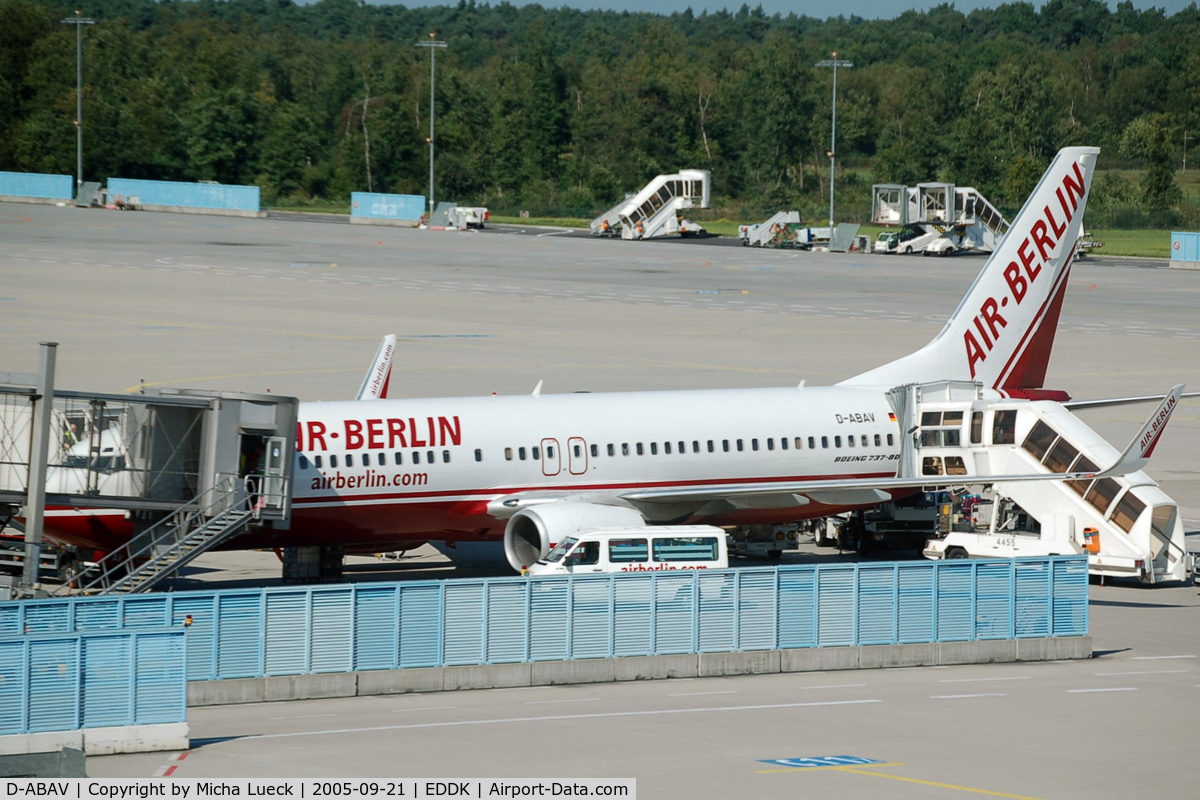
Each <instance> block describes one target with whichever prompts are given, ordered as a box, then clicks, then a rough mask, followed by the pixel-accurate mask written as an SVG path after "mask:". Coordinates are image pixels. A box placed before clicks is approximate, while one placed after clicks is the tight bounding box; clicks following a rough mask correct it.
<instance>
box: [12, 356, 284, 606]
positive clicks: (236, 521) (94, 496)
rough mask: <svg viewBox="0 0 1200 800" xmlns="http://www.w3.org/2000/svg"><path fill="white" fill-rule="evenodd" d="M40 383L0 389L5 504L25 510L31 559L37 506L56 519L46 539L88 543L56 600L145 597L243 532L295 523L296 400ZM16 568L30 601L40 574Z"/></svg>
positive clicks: (78, 550)
mask: <svg viewBox="0 0 1200 800" xmlns="http://www.w3.org/2000/svg"><path fill="white" fill-rule="evenodd" d="M17 377H19V378H33V379H35V380H33V381H24V380H22V381H20V382H17V381H13V378H17ZM37 378H38V376H36V375H34V376H13V375H11V374H5V375H4V376H3V379H4V380H6V381H13V382H12V383H4V384H0V507H5V506H7V507H19V508H23V513H21V514H18V515H15V516H20V517H22V519H23V530H24V534H25V541H24V543H23V544H24V548H23V550H24V552H25V553H29V552H37V553H41V552H42V548H43V540H42V528H43V519H44V516H43V514H42V513H38V512H37V511H35V509H42V508H44V509H48V510H49V513H50V514H53V515H54V517H53V520H54V521H53V525H51V526H50V527H51V536H52V535H53V530H55V529H60V530H65V529H66V528H67V527H70V528H71V529H72V530H73V531H74V530H75V529H79V530H80V531H81V532H82V533H81V535H80V537H79V538H81V539H84V540H91V541H90V542H89V544H88V546H87V548H86V549H85V548H84V547H83V546H79V547H75V548H73V551H74V553H75V555H76V557H77V560H75V562H74V563H73V564H71V565H70V566H69V568H68V569H60V570H59V572H60V575H59V577H60V579H61V580H63V585H62V586H61V587H59V589H58V590H56V593H59V594H63V593H68V592H71V591H78V592H86V593H91V594H107V593H132V592H143V591H146V590H148V589H150V588H151V587H153V586H155V585H156V584H158V583H160V582H161V581H163V580H164V579H165V578H167V577H169V576H171V575H172V574H174V573H175V571H176V570H178V569H179V568H180V567H182V566H183V565H185V564H187V563H188V562H190V561H192V560H193V559H195V558H196V557H197V556H199V555H200V554H201V553H204V552H206V551H208V550H210V549H212V548H214V547H216V546H218V545H220V544H222V543H225V542H228V541H229V540H230V539H232V538H234V537H236V536H238V535H239V534H242V533H246V532H249V531H253V530H262V529H282V528H286V527H287V526H288V521H289V516H290V510H291V500H290V497H291V492H290V486H291V477H292V466H293V452H292V447H293V437H294V431H295V429H296V418H297V411H298V401H297V400H296V399H295V398H291V397H282V396H278V395H257V394H243V393H234V392H209V391H203V390H169V389H163V390H160V391H158V392H154V393H147V394H143V395H113V394H96V393H87V392H66V391H55V390H54V389H53V386H52V379H53V376H52V374H51V378H50V380H51V385H50V386H49V388H48V389H47V388H46V387H42V386H38V385H36V379H37ZM43 398H48V399H49V400H50V401H51V402H50V404H46V403H45V402H44V401H43ZM39 406H42V408H39ZM42 447H44V448H45V449H44V450H42V452H43V453H44V454H45V455H43V456H41V457H40V458H39V456H38V452H39V450H41V448H42ZM39 483H41V484H42V487H41V488H42V490H41V491H39V487H38V484H39ZM60 526H61V528H60ZM64 535H65V534H64ZM72 538H74V537H72ZM52 543H53V544H56V545H60V544H63V543H61V542H52ZM93 548H94V549H93ZM95 551H101V552H104V551H107V554H106V555H104V557H103V558H100V559H99V560H94V561H93V557H94V556H93V553H94V552H95ZM39 560H40V559H39ZM18 561H20V562H23V561H24V559H23V558H21V559H18ZM20 566H21V567H22V569H23V570H24V576H25V579H24V580H23V582H22V586H21V589H22V591H23V593H25V594H27V595H28V594H33V593H34V591H35V587H36V585H37V584H38V583H39V578H38V577H37V574H36V570H32V569H29V568H28V566H27V565H24V564H23V563H21V564H20ZM64 572H65V573H66V574H62V573H64Z"/></svg>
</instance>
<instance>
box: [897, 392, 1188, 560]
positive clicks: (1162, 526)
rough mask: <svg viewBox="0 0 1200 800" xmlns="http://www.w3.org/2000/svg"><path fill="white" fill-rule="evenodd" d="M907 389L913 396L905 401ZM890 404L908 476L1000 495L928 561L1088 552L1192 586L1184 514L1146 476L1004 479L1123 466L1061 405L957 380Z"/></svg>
mask: <svg viewBox="0 0 1200 800" xmlns="http://www.w3.org/2000/svg"><path fill="white" fill-rule="evenodd" d="M897 394H907V395H908V396H907V397H906V398H902V399H901V402H897V400H898V398H897ZM892 397H893V406H894V407H895V408H897V416H898V418H899V420H900V421H901V423H902V427H901V430H903V431H909V432H910V434H911V435H909V436H903V437H901V439H902V450H901V471H902V472H906V473H907V474H909V475H912V476H918V475H919V476H929V477H930V480H931V485H932V484H933V483H934V481H937V485H938V486H943V487H944V486H946V485H947V484H949V483H953V484H956V485H971V486H978V485H980V484H984V485H990V486H991V491H990V493H991V494H992V495H993V500H992V505H991V506H990V509H991V513H990V514H988V518H987V519H985V520H983V521H982V523H981V524H977V525H973V526H972V525H970V524H963V525H961V527H960V528H959V529H956V530H955V531H952V532H951V533H949V534H947V535H946V537H945V539H944V540H942V541H940V542H931V543H930V547H931V548H932V550H930V549H927V551H926V555H930V556H931V557H953V556H954V553H953V552H951V551H952V550H954V549H955V548H958V549H960V550H961V551H964V553H961V554H969V555H971V556H978V557H988V556H1002V557H1007V556H1020V555H1031V556H1032V555H1055V554H1058V555H1062V554H1069V553H1087V554H1088V560H1089V571H1090V572H1091V573H1092V574H1093V575H1100V576H1112V577H1129V578H1137V579H1139V580H1141V581H1142V582H1144V583H1158V582H1163V581H1180V580H1185V579H1186V577H1187V569H1188V564H1187V552H1186V545H1185V541H1184V531H1183V523H1182V518H1181V514H1180V512H1179V507H1178V506H1177V505H1176V504H1175V502H1174V501H1173V500H1171V498H1170V497H1168V496H1167V495H1166V494H1165V493H1164V492H1163V491H1162V490H1161V489H1160V488H1159V487H1158V485H1157V484H1156V483H1155V482H1154V481H1153V479H1151V478H1150V477H1149V476H1148V475H1147V474H1146V473H1145V472H1142V471H1137V472H1133V473H1130V474H1127V475H1123V476H1119V477H1109V478H1098V479H1097V478H1091V479H1086V480H1075V481H1061V480H1044V481H1043V480H1035V481H1010V482H1007V483H1006V482H1004V481H1003V480H1002V479H1000V478H1001V476H1003V475H1038V474H1042V473H1045V474H1050V473H1068V472H1085V473H1088V472H1093V473H1094V472H1098V471H1100V470H1102V469H1104V468H1106V467H1108V466H1109V465H1110V464H1112V463H1114V462H1115V461H1116V459H1117V458H1118V457H1119V455H1120V454H1119V453H1118V451H1117V450H1116V449H1115V448H1114V447H1113V446H1112V445H1110V444H1109V443H1108V442H1106V441H1105V440H1104V439H1103V438H1101V437H1100V436H1099V435H1098V434H1097V433H1095V432H1094V431H1093V430H1092V429H1091V428H1090V427H1088V426H1087V425H1086V424H1085V423H1084V422H1083V421H1082V420H1081V419H1079V417H1077V416H1075V415H1074V414H1072V413H1071V412H1070V411H1068V410H1067V409H1065V408H1064V407H1063V406H1061V405H1059V404H1058V403H1054V402H1051V401H1028V400H1014V399H1008V398H996V397H995V396H994V393H991V392H986V391H985V390H984V389H983V388H982V387H981V386H980V385H978V384H972V383H957V382H950V383H936V384H925V385H919V386H908V387H898V388H897V389H895V390H893V393H892ZM984 508H988V506H986V505H984ZM1006 511H1007V512H1008V513H1004V512H1006ZM1021 523H1027V524H1021Z"/></svg>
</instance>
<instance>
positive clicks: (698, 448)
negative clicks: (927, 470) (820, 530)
mask: <svg viewBox="0 0 1200 800" xmlns="http://www.w3.org/2000/svg"><path fill="white" fill-rule="evenodd" d="M843 440H844V441H843ZM886 440H887V446H888V447H893V446H894V445H895V441H896V439H895V435H894V434H891V433H889V434H887V436H886ZM831 442H832V446H833V447H834V448H839V447H842V446H843V445H844V446H845V447H859V446H861V447H883V442H884V436H882V435H881V434H878V433H876V434H866V433H864V434H861V435H854V434H849V435H847V436H844V437H843V436H840V435H839V436H821V437H819V443H818V437H816V436H809V437H807V439H806V437H803V436H780V437H779V438H778V439H776V438H775V437H773V436H768V437H767V438H765V439H760V438H757V437H754V438H751V439H719V440H718V439H707V440H703V441H702V440H700V439H693V440H692V441H691V442H690V443H689V442H687V441H684V440H678V441H668V442H649V443H646V442H633V443H632V444H631V443H629V442H621V443H619V444H618V443H609V444H606V445H605V446H604V449H603V451H601V448H600V445H598V444H593V445H589V446H588V451H589V452H590V453H591V455H592V457H593V458H599V456H600V453H601V452H604V453H605V454H606V455H609V456H612V457H616V456H618V455H620V456H633V455H638V456H644V455H651V456H657V455H664V456H670V455H686V454H688V453H694V454H695V453H716V452H718V451H719V452H722V453H731V452H737V453H744V452H760V451H763V450H766V451H774V450H776V449H777V448H778V449H779V450H781V451H782V450H803V449H805V447H807V448H808V449H809V450H817V449H828V448H829V447H830V446H831ZM545 451H546V458H554V457H555V455H554V452H555V451H554V447H553V446H550V445H548V446H546V448H545ZM476 452H477V453H478V451H476ZM571 452H572V455H573V456H574V457H575V458H581V457H582V455H583V447H582V445H579V444H574V445H571ZM541 457H542V451H541V450H540V449H539V448H537V447H529V448H526V447H516V448H513V447H506V448H504V459H505V460H506V461H513V460H514V459H515V460H517V461H526V460H533V461H537V460H540V459H541ZM476 460H477V461H478V460H480V459H479V458H478V457H476Z"/></svg>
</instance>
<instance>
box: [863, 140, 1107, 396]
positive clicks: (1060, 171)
mask: <svg viewBox="0 0 1200 800" xmlns="http://www.w3.org/2000/svg"><path fill="white" fill-rule="evenodd" d="M1099 152H1100V150H1099V148H1095V147H1066V148H1063V149H1062V150H1060V151H1059V152H1058V155H1057V156H1055V158H1054V160H1053V161H1052V162H1051V164H1050V167H1049V169H1047V170H1046V173H1045V174H1044V175H1042V179H1041V180H1040V181H1039V182H1038V185H1037V188H1035V189H1034V190H1033V194H1031V195H1030V196H1029V199H1028V200H1026V201H1025V205H1024V207H1023V208H1022V209H1021V211H1020V213H1019V214H1017V217H1016V220H1014V222H1013V224H1012V226H1011V227H1010V228H1009V230H1008V233H1007V234H1006V235H1005V236H1004V239H1003V240H1002V241H1001V243H1000V246H999V247H998V248H997V249H996V250H995V251H994V252H993V253H992V255H991V256H990V257H989V258H988V260H987V263H986V264H984V266H983V269H982V270H981V271H980V273H979V275H978V277H976V278H975V282H974V283H972V284H971V288H970V289H968V290H967V294H966V296H965V297H964V298H963V300H962V302H961V303H959V306H958V308H957V309H955V311H954V314H953V315H951V317H950V320H949V322H947V323H946V326H945V327H944V328H942V331H941V332H940V333H939V334H938V335H937V336H936V337H934V339H933V341H931V342H930V343H929V344H927V345H925V346H924V347H922V348H921V349H920V350H918V351H916V352H915V353H911V354H909V355H907V356H904V357H903V358H900V359H898V360H896V361H893V362H891V363H889V364H885V365H883V366H882V367H877V368H876V369H873V370H870V371H868V372H864V373H863V374H861V375H858V376H856V377H853V378H850V379H849V380H846V381H843V382H842V384H841V385H843V386H884V387H891V386H897V385H900V384H903V383H928V382H931V381H939V380H964V381H965V380H974V381H980V382H982V383H983V384H984V385H985V386H986V387H988V388H992V389H998V390H1000V391H1001V392H1003V393H1005V394H1007V395H1009V396H1011V397H1023V396H1026V395H1027V392H1026V390H1032V389H1039V388H1041V387H1042V384H1043V383H1044V381H1045V378H1046V368H1047V366H1048V365H1049V363H1050V351H1051V349H1052V347H1053V345H1054V334H1055V332H1056V330H1057V328H1058V316H1059V312H1060V311H1061V310H1062V301H1063V297H1064V295H1065V294H1066V289H1067V279H1068V277H1069V275H1070V271H1071V262H1072V261H1073V260H1074V258H1075V249H1076V242H1077V241H1078V239H1079V231H1080V228H1081V226H1082V223H1083V213H1084V209H1085V208H1086V207H1087V199H1088V190H1089V188H1090V186H1091V183H1092V174H1093V172H1094V170H1095V166H1096V156H1097V155H1098V154H1099Z"/></svg>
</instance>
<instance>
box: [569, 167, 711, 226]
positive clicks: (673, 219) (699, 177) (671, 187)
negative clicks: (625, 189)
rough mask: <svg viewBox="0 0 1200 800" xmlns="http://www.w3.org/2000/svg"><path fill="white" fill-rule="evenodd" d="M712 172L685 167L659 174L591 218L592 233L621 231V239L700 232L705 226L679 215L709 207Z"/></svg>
mask: <svg viewBox="0 0 1200 800" xmlns="http://www.w3.org/2000/svg"><path fill="white" fill-rule="evenodd" d="M711 193H712V173H711V172H709V171H708V170H701V169H685V170H681V171H680V172H678V173H676V174H674V175H659V176H658V177H656V178H655V179H654V180H652V181H650V182H649V183H648V184H646V185H645V186H644V187H642V189H641V190H640V191H638V192H637V193H636V194H633V195H629V196H627V197H625V199H624V200H622V201H621V202H619V203H617V204H616V205H614V206H613V207H612V208H610V209H608V210H607V211H605V212H604V213H603V214H601V215H600V216H598V217H596V218H595V219H594V220H592V222H591V224H590V225H589V226H588V227H589V230H590V231H591V233H592V235H593V236H603V235H605V234H609V235H611V234H612V233H613V232H614V231H616V230H618V229H619V230H620V232H621V238H622V239H653V238H656V237H660V236H670V235H679V236H689V235H702V234H703V233H704V228H703V227H701V226H700V225H697V224H696V223H695V222H692V221H691V220H688V219H686V218H684V217H683V216H682V214H681V213H680V212H682V211H684V210H685V209H689V208H708V206H709V202H710V198H711Z"/></svg>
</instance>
